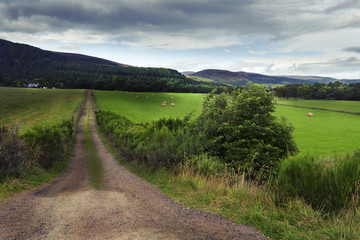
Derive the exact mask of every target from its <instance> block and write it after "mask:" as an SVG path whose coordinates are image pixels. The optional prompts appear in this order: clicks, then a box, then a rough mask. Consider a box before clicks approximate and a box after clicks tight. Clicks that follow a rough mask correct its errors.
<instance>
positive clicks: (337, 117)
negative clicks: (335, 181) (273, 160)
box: [275, 104, 360, 156]
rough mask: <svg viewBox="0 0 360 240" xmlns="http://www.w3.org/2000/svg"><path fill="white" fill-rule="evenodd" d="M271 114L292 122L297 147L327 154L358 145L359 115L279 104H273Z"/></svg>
mask: <svg viewBox="0 0 360 240" xmlns="http://www.w3.org/2000/svg"><path fill="white" fill-rule="evenodd" d="M329 106H330V104H329ZM308 112H311V113H313V117H308V116H306V114H307V113H308ZM275 115H276V116H283V117H285V118H286V120H287V121H288V122H291V123H292V125H293V126H294V128H295V130H294V138H295V142H296V144H297V145H298V147H299V149H300V151H307V152H312V153H314V154H316V155H321V156H327V155H336V154H338V155H344V154H346V153H349V152H351V151H354V150H356V149H360V144H359V139H360V115H355V114H349V113H340V112H333V111H326V110H318V109H308V108H300V107H293V106H282V105H277V106H276V112H275Z"/></svg>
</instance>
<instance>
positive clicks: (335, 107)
mask: <svg viewBox="0 0 360 240" xmlns="http://www.w3.org/2000/svg"><path fill="white" fill-rule="evenodd" d="M152 94H153V93H123V92H105V91H96V92H95V96H96V99H97V104H98V107H99V108H100V109H101V110H105V111H106V110H108V111H113V112H115V113H118V114H120V115H123V116H126V117H127V118H128V119H130V120H132V121H134V122H150V121H153V120H156V119H159V118H161V117H170V116H171V117H183V116H185V115H186V114H187V113H189V112H191V111H196V112H195V115H199V114H200V113H201V105H202V102H203V99H204V97H205V96H206V95H204V94H182V93H181V94H180V93H174V94H170V95H169V93H154V96H152ZM136 96H137V98H136ZM181 96H184V100H181ZM146 97H148V98H146ZM171 97H173V98H174V99H173V100H172V99H170V98H171ZM163 101H167V103H168V104H167V105H166V107H161V103H162V102H163ZM171 102H173V103H175V107H171V106H170V103H171ZM278 102H279V103H281V104H287V105H291V106H283V105H277V106H276V112H275V113H274V114H275V115H276V116H278V117H280V116H283V117H285V118H286V119H287V121H289V122H291V123H292V125H293V126H294V128H295V130H294V137H295V141H296V143H297V145H298V147H299V149H300V151H301V152H312V153H314V154H317V155H321V156H328V155H334V154H339V155H344V154H347V153H349V152H351V151H354V150H356V149H359V148H360V145H359V143H358V139H360V124H359V123H360V115H355V114H349V113H342V112H340V111H343V112H360V102H349V101H309V100H288V101H280V100H278ZM313 108H321V109H329V110H332V111H326V110H320V109H313ZM335 111H339V112H335ZM308 112H312V113H313V114H314V116H313V117H308V116H306V113H308Z"/></svg>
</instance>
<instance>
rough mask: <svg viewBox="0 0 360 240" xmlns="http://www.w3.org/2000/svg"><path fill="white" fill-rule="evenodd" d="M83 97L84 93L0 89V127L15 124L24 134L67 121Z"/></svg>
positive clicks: (55, 90)
mask: <svg viewBox="0 0 360 240" xmlns="http://www.w3.org/2000/svg"><path fill="white" fill-rule="evenodd" d="M83 95H84V90H62V89H31V88H4V87H0V125H8V124H13V123H16V124H18V125H19V127H20V130H21V132H24V131H26V130H27V129H29V128H31V127H32V126H34V125H37V124H41V125H46V124H55V123H58V122H60V121H62V120H68V119H71V117H72V116H73V114H74V112H75V110H76V109H77V107H79V105H80V103H81V100H82V98H83Z"/></svg>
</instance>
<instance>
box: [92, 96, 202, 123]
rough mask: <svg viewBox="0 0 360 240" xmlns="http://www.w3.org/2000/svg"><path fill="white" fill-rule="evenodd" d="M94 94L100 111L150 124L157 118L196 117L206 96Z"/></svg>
mask: <svg viewBox="0 0 360 240" xmlns="http://www.w3.org/2000/svg"><path fill="white" fill-rule="evenodd" d="M94 93H95V97H96V102H97V106H98V107H99V108H100V109H101V110H103V111H112V112H115V113H117V114H120V115H123V116H126V117H127V118H128V119H130V120H131V121H133V122H138V123H140V122H151V121H154V120H157V119H159V118H168V117H172V118H177V117H180V118H182V117H184V116H185V115H186V114H188V113H191V112H193V111H194V115H195V116H197V115H199V114H200V113H201V108H202V107H201V106H202V103H203V99H204V98H205V96H206V94H190V93H187V94H184V93H125V92H108V91H94ZM136 96H137V98H136ZM181 96H184V99H183V100H181ZM146 97H148V98H146ZM171 98H173V99H171ZM163 101H166V102H167V104H166V106H165V107H162V106H161V104H162V102H163ZM171 103H175V106H173V107H172V106H171Z"/></svg>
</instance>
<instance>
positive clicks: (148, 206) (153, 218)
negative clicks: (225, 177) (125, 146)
mask: <svg viewBox="0 0 360 240" xmlns="http://www.w3.org/2000/svg"><path fill="white" fill-rule="evenodd" d="M84 116H85V115H84V114H83V116H82V118H81V120H80V124H79V129H78V132H77V142H76V146H75V152H74V156H73V158H72V160H71V162H70V165H69V167H68V168H67V169H66V171H65V172H64V173H62V174H61V175H60V176H59V177H58V178H57V179H56V180H55V181H53V182H52V183H51V184H49V185H48V186H45V187H43V188H41V189H39V190H37V191H34V192H32V193H23V194H19V195H18V196H16V197H15V198H13V199H11V200H10V201H8V202H6V203H0V239H266V238H265V237H264V236H263V235H261V233H259V232H258V231H256V230H255V229H254V228H251V227H248V226H243V225H237V224H234V223H233V222H231V221H228V220H225V219H223V218H221V217H219V216H215V215H212V214H210V213H205V212H201V211H198V210H195V209H191V208H190V209H189V208H184V207H183V206H182V205H181V204H179V203H174V202H173V201H171V199H170V198H169V197H167V196H166V195H164V194H163V193H162V192H161V191H160V190H159V189H158V188H156V187H154V186H153V185H151V184H149V183H147V182H145V181H143V180H142V179H140V178H139V177H137V176H135V175H133V174H132V173H130V172H129V171H127V170H126V169H124V168H123V167H122V166H121V165H120V164H119V163H118V162H117V161H116V160H115V159H114V157H113V156H112V155H111V154H110V153H109V152H108V151H107V150H106V148H105V147H104V145H103V144H102V142H101V140H100V138H99V136H98V134H97V132H96V129H95V127H94V116H93V112H92V111H91V112H90V131H91V134H92V136H93V139H94V142H95V144H96V148H97V151H98V153H99V156H100V158H101V160H102V164H103V169H104V176H105V179H104V184H103V187H101V188H100V189H94V188H91V187H90V186H89V184H88V177H87V173H86V159H85V149H84V143H83V122H84Z"/></svg>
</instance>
